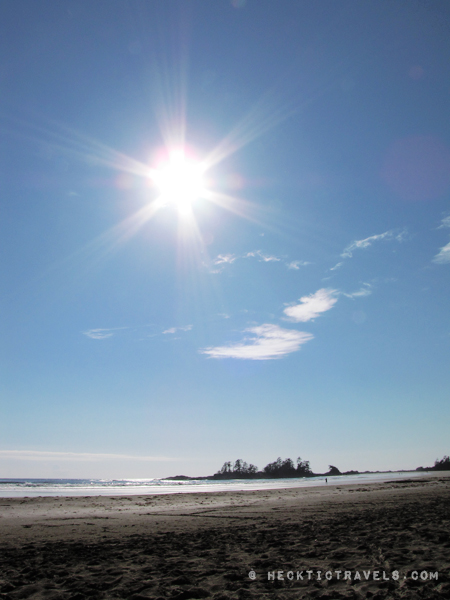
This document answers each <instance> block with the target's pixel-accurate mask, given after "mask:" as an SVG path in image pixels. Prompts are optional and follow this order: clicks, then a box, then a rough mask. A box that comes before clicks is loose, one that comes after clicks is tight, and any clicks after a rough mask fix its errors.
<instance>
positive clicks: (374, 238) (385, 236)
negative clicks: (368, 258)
mask: <svg viewBox="0 0 450 600" xmlns="http://www.w3.org/2000/svg"><path fill="white" fill-rule="evenodd" d="M405 234H406V230H402V231H401V232H400V233H395V231H394V230H392V229H391V230H389V231H385V232H384V233H379V234H377V235H371V236H370V237H368V238H365V239H364V240H356V241H355V242H352V243H351V244H350V245H349V246H347V248H345V249H344V252H343V253H342V254H341V257H342V258H351V257H352V256H353V252H354V251H355V250H360V249H364V248H368V247H369V246H371V245H372V244H374V243H375V242H380V241H381V240H395V241H397V242H402V241H403V240H404V239H405Z"/></svg>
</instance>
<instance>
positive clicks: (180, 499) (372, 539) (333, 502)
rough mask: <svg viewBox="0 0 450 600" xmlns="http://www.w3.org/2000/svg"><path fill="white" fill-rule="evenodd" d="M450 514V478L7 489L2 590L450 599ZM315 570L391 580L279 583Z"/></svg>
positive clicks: (0, 525) (42, 594) (67, 594)
mask: <svg viewBox="0 0 450 600" xmlns="http://www.w3.org/2000/svg"><path fill="white" fill-rule="evenodd" d="M446 475H447V476H446ZM449 513H450V474H439V475H435V476H432V477H430V476H429V474H428V475H427V476H425V475H424V476H422V477H418V478H415V479H414V480H409V481H403V482H400V481H395V480H394V481H393V480H391V481H385V482H383V483H364V484H361V483H360V484H354V485H346V486H342V485H339V484H336V485H330V484H328V485H323V486H320V487H310V488H305V487H303V488H286V489H273V490H264V491H257V490H251V491H250V490H249V491H239V492H231V491H227V492H209V493H202V492H199V493H197V494H167V495H153V496H148V495H146V496H132V495H130V496H109V497H108V496H96V497H95V496H94V497H92V496H91V497H47V498H43V497H41V498H8V499H7V498H3V499H1V500H0V540H1V541H0V549H1V552H0V568H1V572H2V575H1V577H0V593H3V594H6V595H5V596H2V597H4V598H7V599H9V598H10V599H12V600H14V598H28V597H30V598H31V597H32V598H33V599H38V598H39V599H40V598H50V597H51V598H52V599H55V600H56V599H58V598H60V599H61V600H62V599H63V598H64V599H65V598H72V596H73V597H74V598H75V597H77V598H80V600H81V598H82V597H86V598H87V597H89V598H99V599H100V598H105V599H106V598H108V599H109V598H113V597H118V598H130V599H132V600H143V599H145V598H147V599H148V598H154V599H155V600H156V599H157V598H160V599H165V598H171V599H172V598H177V599H178V600H183V599H184V600H188V599H189V598H203V597H204V598H206V597H208V598H214V599H215V600H227V599H229V600H233V599H235V600H241V599H242V598H255V600H256V598H258V599H259V598H267V599H269V598H270V599H272V598H273V597H274V594H280V597H283V598H296V599H297V598H305V599H306V598H324V599H325V598H328V599H330V598H333V599H334V598H336V599H337V598H353V599H354V598H357V599H359V598H361V599H363V598H367V597H371V595H375V594H377V595H376V598H377V600H378V599H382V598H386V599H387V598H389V599H391V598H404V597H407V598H412V599H414V598H419V597H420V598H444V597H450V580H449V565H450V514H449ZM306 569H310V570H311V569H312V570H313V571H314V573H316V572H317V571H322V572H323V573H325V572H327V571H333V573H334V572H335V571H339V570H341V571H342V572H344V571H350V572H352V573H353V574H355V573H356V572H357V571H358V572H361V573H362V570H365V571H366V572H368V571H370V572H371V573H373V572H374V571H378V572H379V574H380V575H379V576H380V580H374V579H370V580H362V581H359V580H357V579H354V578H353V579H350V580H348V579H347V580H345V581H344V580H342V579H339V580H338V579H337V578H336V576H333V579H332V580H330V581H328V580H324V579H322V580H320V581H318V580H317V579H313V580H310V581H309V582H308V581H300V580H292V581H291V580H288V579H286V578H285V579H283V580H278V579H274V580H268V572H270V573H272V572H278V571H283V572H284V573H285V574H286V573H290V572H291V571H292V572H293V573H296V572H297V571H299V572H300V571H301V570H306ZM395 570H398V572H399V573H400V574H401V578H400V579H399V580H394V579H392V572H393V571H395ZM250 571H254V572H255V579H254V580H252V579H250V577H249V575H248V574H249V572H250ZM416 571H417V573H419V576H420V573H422V572H425V571H426V572H427V573H435V572H438V574H439V575H438V580H434V579H433V580H430V579H427V580H426V581H422V580H420V579H419V580H414V579H413V578H412V576H411V574H412V573H413V572H416ZM383 572H384V573H385V575H386V577H387V576H388V574H389V579H388V580H383V579H382V575H381V574H382V573H383ZM355 577H356V575H355ZM363 579H364V578H363ZM33 590H34V591H33ZM86 591H87V592H88V593H86ZM331 592H332V594H333V595H331V596H330V593H331ZM419 593H420V596H419V595H418V594H419ZM76 594H79V596H76Z"/></svg>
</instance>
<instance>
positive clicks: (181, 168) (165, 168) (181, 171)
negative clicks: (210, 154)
mask: <svg viewBox="0 0 450 600" xmlns="http://www.w3.org/2000/svg"><path fill="white" fill-rule="evenodd" d="M203 173H204V167H203V165H202V164H201V163H196V162H194V161H192V160H189V159H187V158H186V156H185V153H184V152H183V151H182V150H181V151H176V152H172V153H171V154H170V156H169V160H168V161H166V162H164V163H161V164H160V165H159V166H158V168H156V169H154V170H152V171H151V172H150V177H151V178H152V179H153V181H154V183H155V185H156V186H157V188H158V189H159V192H160V196H159V201H160V202H161V203H162V204H164V205H172V206H175V207H176V208H177V209H178V212H179V213H181V214H186V213H189V212H190V211H191V207H192V204H193V202H195V201H196V200H197V199H199V198H200V197H201V196H202V194H203V193H204V181H203Z"/></svg>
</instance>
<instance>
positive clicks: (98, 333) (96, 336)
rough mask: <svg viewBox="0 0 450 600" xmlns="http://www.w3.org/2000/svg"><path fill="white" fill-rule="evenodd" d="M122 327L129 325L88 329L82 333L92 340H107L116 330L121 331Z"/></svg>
mask: <svg viewBox="0 0 450 600" xmlns="http://www.w3.org/2000/svg"><path fill="white" fill-rule="evenodd" d="M121 329H128V327H113V328H112V329H88V330H87V331H83V332H82V333H83V335H86V336H87V337H88V338H91V339H92V340H106V339H107V338H110V337H112V336H113V335H114V331H119V330H121Z"/></svg>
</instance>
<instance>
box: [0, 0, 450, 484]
mask: <svg viewBox="0 0 450 600" xmlns="http://www.w3.org/2000/svg"><path fill="white" fill-rule="evenodd" d="M0 16H1V18H0V23H1V25H0V27H1V35H0V92H1V93H0V133H1V137H0V139H1V142H0V251H1V257H2V260H1V263H0V278H1V286H0V311H1V321H0V339H1V343H0V353H1V365H0V411H1V419H0V477H14V476H16V477H25V476H27V477H32V476H34V477H39V476H42V477H51V476H53V477H68V476H72V477H159V476H169V475H175V474H181V473H183V474H190V475H203V474H210V473H213V472H215V471H216V470H217V469H219V468H220V467H221V465H222V463H223V462H224V461H226V460H232V461H234V460H236V459H237V458H242V459H244V460H247V461H248V462H252V463H254V464H256V465H257V466H258V467H260V468H262V467H264V465H266V464H267V463H268V462H271V461H273V460H275V459H276V458H277V457H278V456H281V457H283V458H284V457H291V458H294V459H295V458H296V457H297V456H299V455H300V456H301V457H302V458H303V459H306V460H310V461H311V466H312V468H313V470H315V471H316V472H320V471H324V470H326V469H327V467H328V465H329V464H334V465H337V466H338V467H339V468H341V469H342V470H349V469H360V470H364V469H374V470H375V469H380V470H381V469H401V468H416V467H417V466H419V465H430V464H433V462H434V460H435V459H436V458H437V457H442V456H443V455H444V454H448V453H449V447H448V423H449V416H450V415H449V389H450V388H449V383H450V381H449V380H450V369H449V368H448V364H449V358H450V352H449V350H450V321H449V310H448V308H449V302H448V298H449V291H450V286H449V270H450V202H449V200H450V122H449V119H448V98H449V92H450V60H449V57H450V40H449V39H448V35H447V25H448V21H449V18H450V9H449V6H448V3H447V2H444V1H434V2H433V1H432V2H427V3H415V2H394V3H393V2H387V1H381V2H380V1H377V2H370V1H367V2H361V3H355V2H347V1H345V0H342V1H340V2H331V1H327V0H323V1H321V2H320V3H317V2H312V1H298V2H294V1H288V0H283V1H282V2H273V1H269V0H258V1H256V0H247V2H245V1H243V0H234V1H233V2H230V1H229V0H215V1H214V2H208V1H206V0H193V1H190V0H186V1H183V2H181V1H171V0H165V1H164V2H162V1H150V0H147V1H138V0H130V1H129V2H123V1H115V0H103V1H101V0H98V1H96V2H90V1H87V0H77V1H76V2H75V1H66V0H58V1H56V0H54V1H50V0H42V1H41V2H34V1H31V0H22V1H21V2H17V3H15V2H14V3H12V2H9V3H6V2H5V3H2V5H1V7H0ZM177 161H178V162H177ZM179 164H181V165H182V170H181V171H180V169H179V167H177V166H176V165H179ZM177 169H178V170H177ZM183 169H184V170H183ZM195 178H197V179H195ZM194 179H195V185H196V187H195V186H194V187H195V190H194V191H192V190H193V189H194V188H192V189H191V188H189V186H190V185H191V183H192V181H193V180H194ZM180 182H181V183H180ZM188 188H189V189H191V193H190V195H189V194H188V195H187V196H186V195H185V193H184V191H183V190H187V189H188Z"/></svg>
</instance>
